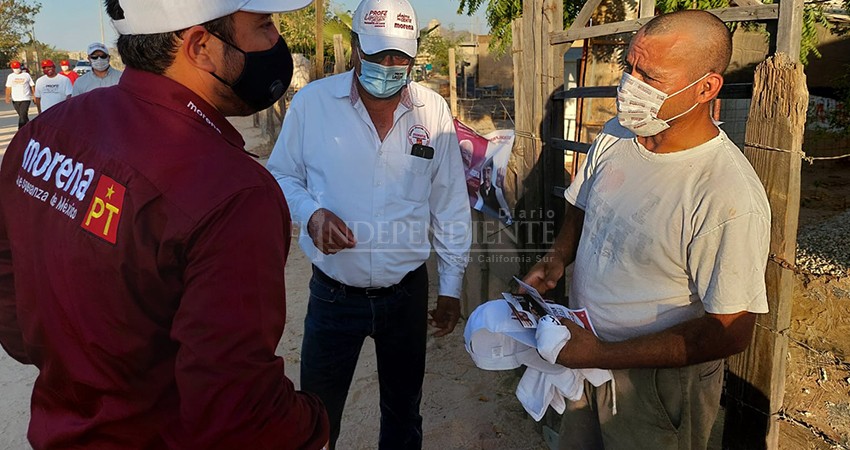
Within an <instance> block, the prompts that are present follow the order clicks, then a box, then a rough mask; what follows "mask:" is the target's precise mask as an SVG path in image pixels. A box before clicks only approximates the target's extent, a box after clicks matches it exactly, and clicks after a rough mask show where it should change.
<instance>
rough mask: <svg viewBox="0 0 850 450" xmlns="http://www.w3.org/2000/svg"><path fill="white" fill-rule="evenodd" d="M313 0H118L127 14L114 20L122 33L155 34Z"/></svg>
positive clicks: (280, 9)
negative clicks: (230, 16)
mask: <svg viewBox="0 0 850 450" xmlns="http://www.w3.org/2000/svg"><path fill="white" fill-rule="evenodd" d="M310 3H312V0H119V2H118V4H119V5H120V6H121V9H122V10H124V18H123V19H120V20H113V21H112V24H113V25H114V26H115V30H116V31H118V33H119V34H125V35H126V34H155V33H167V32H169V31H178V30H183V29H186V28H189V27H191V26H195V25H200V24H203V23H206V22H209V21H211V20H215V19H218V18H220V17H224V16H228V15H230V14H233V13H235V12H236V11H245V12H252V13H259V14H271V13H276V12H284V11H294V10H296V9H301V8H303V7H305V6H307V5H309V4H310Z"/></svg>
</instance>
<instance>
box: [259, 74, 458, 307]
mask: <svg viewBox="0 0 850 450" xmlns="http://www.w3.org/2000/svg"><path fill="white" fill-rule="evenodd" d="M353 81H354V80H353V72H347V73H344V74H340V75H336V76H333V77H329V78H326V79H323V80H319V81H316V82H313V83H310V84H309V85H308V86H306V87H305V88H303V89H302V90H301V91H299V92H298V94H297V95H296V96H295V98H294V99H293V100H292V104H291V106H290V108H289V110H288V111H287V113H286V118H285V120H284V122H283V129H282V131H281V134H280V137H279V138H278V141H277V143H276V144H275V147H274V150H273V151H272V154H271V157H270V159H269V162H268V165H267V167H268V168H269V170H270V171H271V173H272V174H273V175H274V177H275V178H276V179H277V181H278V183H279V184H280V186H281V188H282V189H283V193H284V196H286V199H287V202H288V203H289V206H290V209H291V210H292V217H293V220H294V221H296V222H297V223H299V224H300V225H301V235H300V237H299V243H300V244H301V247H302V248H303V249H304V252H305V253H306V254H307V256H308V257H309V258H310V259H311V260H312V262H313V264H315V265H316V266H317V267H319V269H321V270H322V271H323V272H325V273H326V274H327V275H329V276H330V277H332V278H334V279H335V280H337V281H339V282H341V283H344V284H347V285H350V286H357V287H385V286H391V285H393V284H396V283H398V282H399V281H401V279H402V278H403V277H404V275H406V274H407V273H408V272H410V271H412V270H414V269H416V268H417V267H419V266H420V265H422V263H424V262H425V260H426V259H427V258H428V255H429V253H430V250H431V243H430V242H429V232H432V233H433V237H434V239H433V245H434V248H435V250H436V252H437V257H438V264H437V270H438V272H439V277H440V288H439V294H440V295H447V296H451V297H458V298H459V297H460V292H461V285H462V280H463V272H464V269H465V268H466V263H467V259H468V253H469V247H470V241H471V225H470V221H471V218H470V210H469V199H468V197H467V192H466V182H465V178H464V173H463V163H462V161H461V157H460V149H459V147H458V141H457V136H456V134H455V129H454V126H453V125H452V117H451V113H450V112H449V109H448V106H447V105H446V102H445V100H443V98H442V97H440V96H439V95H438V94H436V93H435V92H433V91H431V90H429V89H426V88H424V87H422V86H419V85H418V84H416V83H410V84H409V85H408V87H407V88H406V89H405V91H403V92H402V101H401V102H400V103H399V105H398V108H397V109H396V111H395V114H394V124H393V127H392V129H391V130H390V132H389V133H388V134H387V136H386V137H385V138H384V141H383V142H381V140H380V138H379V136H378V133H377V131H376V130H375V127H374V125H373V124H372V120H371V118H370V117H369V113H368V111H366V108H365V106H364V105H363V102H362V101H361V100H360V98H359V96H358V94H357V89H356V87H355V85H354V84H353ZM416 143H420V144H422V145H426V146H430V147H433V148H434V156H433V159H426V158H422V157H418V156H413V155H411V149H412V147H413V145H414V144H416ZM319 208H325V209H327V210H329V211H331V212H333V213H334V214H336V215H337V216H339V217H340V218H341V219H342V220H343V221H345V223H346V224H347V225H348V227H349V228H350V229H351V230H352V232H353V233H354V236H355V238H356V240H357V245H356V246H355V247H354V248H353V249H347V250H344V251H342V252H339V253H337V254H335V255H324V254H322V253H321V252H320V251H319V250H318V249H317V248H316V247H315V246H314V245H313V241H312V239H311V238H310V237H309V235H308V234H307V222H308V220H309V219H310V217H311V216H312V215H313V213H314V212H316V210H318V209H319Z"/></svg>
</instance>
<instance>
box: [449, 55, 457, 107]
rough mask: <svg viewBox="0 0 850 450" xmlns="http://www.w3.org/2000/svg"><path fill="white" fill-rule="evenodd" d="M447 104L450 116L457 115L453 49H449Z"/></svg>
mask: <svg viewBox="0 0 850 450" xmlns="http://www.w3.org/2000/svg"><path fill="white" fill-rule="evenodd" d="M449 104H450V105H451V107H452V117H457V65H456V62H455V49H453V48H450V49H449Z"/></svg>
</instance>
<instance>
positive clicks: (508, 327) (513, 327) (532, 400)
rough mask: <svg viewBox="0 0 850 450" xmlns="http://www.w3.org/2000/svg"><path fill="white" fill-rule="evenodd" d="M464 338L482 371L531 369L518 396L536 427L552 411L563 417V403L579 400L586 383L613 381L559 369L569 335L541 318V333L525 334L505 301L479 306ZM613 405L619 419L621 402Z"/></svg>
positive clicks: (591, 372) (598, 372)
mask: <svg viewBox="0 0 850 450" xmlns="http://www.w3.org/2000/svg"><path fill="white" fill-rule="evenodd" d="M463 337H464V340H465V342H466V350H467V352H468V353H469V354H470V356H471V357H472V360H473V361H474V362H475V365H476V366H478V367H480V368H482V369H485V370H507V369H513V368H516V367H519V366H521V365H524V366H526V367H528V368H527V369H526V370H525V373H524V374H523V376H522V378H521V379H520V382H519V384H518V385H517V389H516V396H517V398H518V399H519V401H520V403H521V404H522V406H523V408H525V410H526V412H528V414H529V415H530V416H531V417H532V418H533V419H534V420H535V421H540V419H542V418H543V415H544V414H545V413H546V410H547V409H548V408H549V407H550V406H551V407H552V408H553V409H554V410H555V411H556V412H557V413H558V414H562V413H563V412H564V408H565V407H566V402H565V400H564V398H568V399H570V400H573V401H576V400H579V399H580V398H581V396H582V395H583V394H584V380H585V379H586V380H588V381H590V382H591V383H592V384H593V385H594V386H601V385H602V384H604V383H606V382H607V381H608V380H613V376H612V374H611V371H610V370H603V369H568V368H566V367H564V366H561V365H559V364H556V363H555V361H556V360H557V358H558V354H559V353H560V352H561V349H562V348H563V347H564V345H566V344H567V343H568V342H569V339H570V331H569V329H568V328H567V327H565V326H563V325H561V323H560V322H559V321H558V319H556V318H554V317H552V316H543V317H541V319H540V321H539V323H538V325H537V330H536V332H535V331H534V330H531V329H525V328H523V327H522V325H520V324H519V323H518V322H517V321H516V320H514V319H513V316H512V313H511V309H510V306H508V304H507V302H506V301H505V300H503V299H499V300H491V301H489V302H487V303H484V304H482V305H480V306H478V307H477V308H476V309H475V310H474V311H473V312H472V314H471V315H470V316H469V320H468V321H467V322H466V327H465V328H464V333H463ZM614 404H615V406H614V414H616V398H615V400H614Z"/></svg>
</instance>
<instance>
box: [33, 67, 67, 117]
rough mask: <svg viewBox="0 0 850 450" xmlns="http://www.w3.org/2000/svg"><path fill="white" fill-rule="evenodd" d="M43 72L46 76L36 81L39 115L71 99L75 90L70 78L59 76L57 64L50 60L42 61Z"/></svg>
mask: <svg viewBox="0 0 850 450" xmlns="http://www.w3.org/2000/svg"><path fill="white" fill-rule="evenodd" d="M41 70H42V71H43V72H44V75H42V76H41V77H39V78H38V80H36V81H35V106H36V107H37V108H38V113H39V114H41V113H43V112H44V111H47V110H48V109H50V107H51V106H54V105H56V104H58V103H61V102H63V101H65V100H67V99H69V98H71V92H72V89H73V87H72V86H71V80H69V79H68V77H63V76H59V75H58V74H57V73H56V64H54V63H53V61H51V60H49V59H45V60H44V61H42V62H41Z"/></svg>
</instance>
